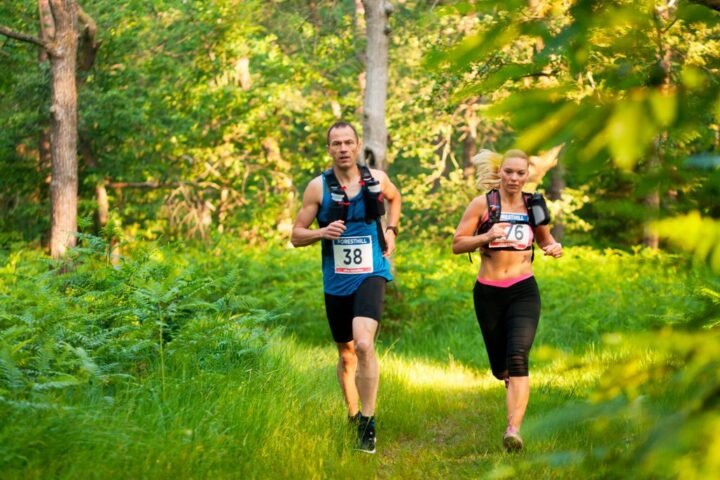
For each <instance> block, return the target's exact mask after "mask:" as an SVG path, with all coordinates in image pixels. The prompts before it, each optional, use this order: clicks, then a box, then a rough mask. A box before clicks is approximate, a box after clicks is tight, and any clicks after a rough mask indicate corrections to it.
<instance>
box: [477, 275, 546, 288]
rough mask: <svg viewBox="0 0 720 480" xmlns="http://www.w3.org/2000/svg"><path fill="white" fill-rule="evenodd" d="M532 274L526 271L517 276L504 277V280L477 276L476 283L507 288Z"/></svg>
mask: <svg viewBox="0 0 720 480" xmlns="http://www.w3.org/2000/svg"><path fill="white" fill-rule="evenodd" d="M532 276H533V274H532V273H526V274H525V275H520V276H519V277H513V278H506V279H504V280H488V279H486V278H480V277H478V279H477V281H478V283H482V284H483V285H488V286H490V287H500V288H508V287H512V286H513V285H515V284H516V283H519V282H522V281H523V280H527V279H528V278H530V277H532Z"/></svg>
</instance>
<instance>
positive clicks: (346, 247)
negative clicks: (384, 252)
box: [333, 236, 373, 275]
mask: <svg viewBox="0 0 720 480" xmlns="http://www.w3.org/2000/svg"><path fill="white" fill-rule="evenodd" d="M333 258H334V259H335V273H343V274H350V275H353V274H359V273H372V271H373V250H372V239H371V237H370V236H366V237H343V238H338V239H337V240H333Z"/></svg>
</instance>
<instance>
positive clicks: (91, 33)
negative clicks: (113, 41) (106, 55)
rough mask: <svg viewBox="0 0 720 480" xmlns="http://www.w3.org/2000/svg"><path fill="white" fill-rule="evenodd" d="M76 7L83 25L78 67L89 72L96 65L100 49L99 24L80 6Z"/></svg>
mask: <svg viewBox="0 0 720 480" xmlns="http://www.w3.org/2000/svg"><path fill="white" fill-rule="evenodd" d="M76 7H77V14H78V21H79V22H80V24H81V25H82V28H81V29H80V49H79V53H80V54H79V56H78V66H79V67H80V70H81V71H84V72H87V71H89V70H90V69H91V68H92V66H93V64H94V63H95V56H96V55H97V52H98V49H99V48H100V43H99V42H98V41H97V24H96V23H95V20H93V18H92V17H91V16H90V15H88V14H87V13H86V12H85V10H83V8H82V7H81V6H80V4H77V5H76Z"/></svg>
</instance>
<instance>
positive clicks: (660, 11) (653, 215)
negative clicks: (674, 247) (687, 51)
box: [643, 0, 676, 249]
mask: <svg viewBox="0 0 720 480" xmlns="http://www.w3.org/2000/svg"><path fill="white" fill-rule="evenodd" d="M675 8H676V7H675V2H674V1H673V0H670V1H666V2H665V4H664V5H663V6H660V7H658V8H657V10H656V12H657V16H658V23H657V26H656V30H657V38H658V45H659V51H658V53H657V56H658V62H659V64H660V67H661V68H662V71H663V84H662V86H661V87H660V90H661V92H662V93H663V94H668V90H669V88H670V86H671V82H672V78H671V76H670V74H671V68H672V47H671V46H670V44H669V43H668V41H667V40H666V39H665V38H664V37H663V35H664V33H665V31H666V30H667V26H668V25H670V24H671V23H672V22H673V17H674V14H675ZM665 137H667V134H666V133H663V134H661V135H659V136H658V138H657V139H656V140H655V148H654V149H653V153H652V156H651V157H650V161H649V162H648V166H647V173H649V174H650V175H651V176H657V175H658V172H659V171H660V169H661V167H662V143H663V141H664V140H665ZM645 207H646V208H647V210H648V218H649V219H650V220H656V219H658V218H659V217H660V188H659V187H655V188H654V189H653V190H652V191H651V192H650V193H649V194H648V195H647V196H646V197H645ZM649 224H650V222H647V223H646V225H645V227H644V229H643V245H645V246H646V247H649V248H652V249H657V248H658V246H659V245H660V239H659V238H658V235H657V232H656V231H655V230H654V229H653V228H651V227H650V225H649Z"/></svg>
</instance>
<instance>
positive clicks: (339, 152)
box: [327, 127, 360, 168]
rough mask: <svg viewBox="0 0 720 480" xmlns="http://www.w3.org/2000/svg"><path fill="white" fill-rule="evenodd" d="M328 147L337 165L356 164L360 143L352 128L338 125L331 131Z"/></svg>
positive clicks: (350, 165)
mask: <svg viewBox="0 0 720 480" xmlns="http://www.w3.org/2000/svg"><path fill="white" fill-rule="evenodd" d="M327 149H328V153H329V154H330V156H331V157H332V159H333V163H334V164H335V165H336V166H337V167H339V168H348V167H352V166H354V165H355V160H356V159H357V155H358V151H359V150H360V145H358V141H357V138H355V132H353V129H352V128H350V127H338V128H333V129H332V130H331V131H330V139H329V142H328V147H327Z"/></svg>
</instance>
